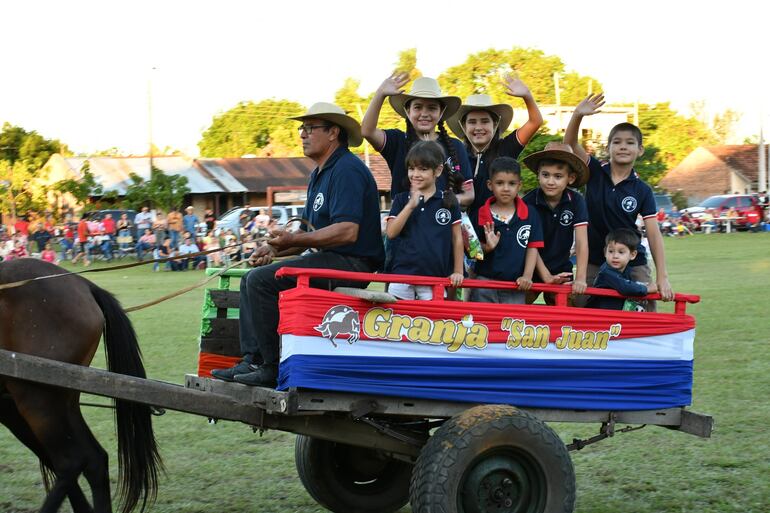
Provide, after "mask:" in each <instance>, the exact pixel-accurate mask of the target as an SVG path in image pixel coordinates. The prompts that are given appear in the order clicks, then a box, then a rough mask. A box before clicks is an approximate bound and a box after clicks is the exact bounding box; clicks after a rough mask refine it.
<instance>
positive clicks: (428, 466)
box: [0, 268, 712, 513]
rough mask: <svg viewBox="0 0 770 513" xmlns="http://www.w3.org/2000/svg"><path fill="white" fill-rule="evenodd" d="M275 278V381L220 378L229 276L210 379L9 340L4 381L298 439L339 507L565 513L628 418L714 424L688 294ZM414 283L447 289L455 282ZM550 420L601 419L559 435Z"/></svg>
mask: <svg viewBox="0 0 770 513" xmlns="http://www.w3.org/2000/svg"><path fill="white" fill-rule="evenodd" d="M280 272H281V273H282V274H284V275H287V276H295V277H296V279H297V287H296V288H295V289H291V290H289V291H286V292H284V293H282V296H281V300H280V305H281V323H280V326H279V332H280V333H281V337H282V357H281V358H282V360H281V369H280V373H281V375H280V377H279V387H278V389H277V390H272V389H266V388H259V387H247V386H244V385H240V384H236V383H226V382H222V381H218V380H214V379H211V378H210V377H209V371H210V370H211V368H214V367H221V366H227V364H228V362H232V361H235V359H237V357H238V356H239V349H238V332H237V307H238V293H237V292H236V291H230V290H229V281H230V279H231V278H232V277H235V276H239V275H240V274H242V271H235V270H234V271H230V272H228V274H227V275H225V276H222V277H221V279H220V286H219V288H217V289H210V290H207V291H206V299H205V304H204V316H203V322H202V337H201V357H200V367H199V372H198V374H197V375H188V376H186V379H185V385H184V386H180V385H175V384H170V383H164V382H159V381H154V380H150V379H141V378H135V377H130V376H124V375H119V374H115V373H111V372H107V371H103V370H98V369H90V368H87V367H83V366H79V365H71V364H65V363H60V362H53V361H50V360H48V359H44V358H39V357H34V356H30V355H24V354H21V353H18V352H9V351H0V376H8V377H12V378H18V379H23V380H30V381H34V382H37V383H45V384H50V385H55V386H57V387H65V388H69V389H72V390H79V391H84V392H88V393H93V394H97V395H103V396H108V397H113V398H117V399H122V400H127V401H132V402H137V403H143V404H148V405H152V406H153V407H155V408H168V409H173V410H178V411H184V412H188V413H193V414H197V415H202V416H205V417H208V418H210V419H220V420H232V421H239V422H243V423H245V424H247V425H249V426H251V427H253V428H254V429H257V430H265V429H276V430H283V431H289V432H293V433H297V434H298V435H299V436H298V437H297V443H296V464H297V470H298V473H299V477H300V479H301V480H302V483H303V484H304V486H305V488H306V489H307V491H308V492H309V493H310V495H311V496H312V497H313V498H314V499H315V500H316V501H317V502H318V503H319V504H321V505H323V506H325V507H326V508H328V509H330V510H332V511H335V512H340V513H342V512H354V511H359V512H367V513H374V512H392V511H396V510H398V509H399V508H401V507H402V506H403V505H404V504H406V503H407V502H408V501H409V502H411V505H412V509H413V511H415V512H420V513H423V512H429V511H443V512H447V513H448V512H457V513H460V512H462V513H471V512H490V511H504V512H571V511H573V509H574V501H575V476H574V470H573V467H572V462H571V459H570V456H569V451H570V450H578V449H581V448H582V447H584V446H585V445H588V444H590V443H594V442H597V441H599V440H602V439H604V438H607V437H611V436H613V435H614V434H616V433H618V432H621V431H628V430H630V429H631V428H620V427H619V426H620V425H657V426H662V427H666V428H669V429H674V430H679V431H682V432H684V433H690V434H694V435H697V436H700V437H709V436H710V434H711V429H712V419H711V417H709V416H706V415H702V414H698V413H694V412H692V411H690V410H688V409H687V408H686V407H685V406H686V405H688V404H689V399H690V389H691V382H692V381H691V380H692V343H693V338H694V319H693V318H692V317H690V316H688V315H687V314H686V312H685V306H686V303H687V302H694V301H697V298H695V297H692V296H682V295H679V296H677V304H676V309H675V313H643V314H639V313H635V312H615V311H612V312H610V311H596V310H593V311H591V310H588V309H576V308H570V307H567V306H566V297H567V291H568V289H567V288H566V287H561V286H548V285H541V286H540V287H541V288H542V290H545V291H550V292H557V293H558V294H559V296H558V300H557V306H556V307H545V306H541V305H533V306H515V305H483V304H475V303H462V302H451V301H444V300H443V299H437V300H433V301H392V299H391V298H389V297H387V295H384V294H383V293H367V292H365V291H364V292H363V293H362V292H361V291H357V290H344V291H329V290H319V289H315V288H310V287H309V283H310V279H311V278H313V279H316V278H323V277H330V278H339V279H343V278H344V279H346V280H363V281H369V280H370V279H374V280H377V281H386V282H387V281H401V280H403V279H404V277H391V276H388V275H361V274H357V273H341V272H339V271H328V270H312V269H311V270H308V269H288V268H287V269H282V270H281V271H280ZM411 281H413V282H419V284H423V285H432V286H434V289H435V290H434V297H436V298H443V297H444V294H443V289H444V285H446V284H445V283H444V281H445V280H438V279H435V278H415V277H412V279H411ZM467 285H468V286H480V285H482V284H481V283H479V282H474V281H472V280H469V281H468V282H467ZM483 286H485V287H489V286H493V287H494V286H499V287H509V286H510V284H504V283H495V282H484V283H483ZM600 293H601V292H600ZM605 293H607V294H612V292H605ZM644 351H647V353H651V354H648V358H644V357H643V356H644V354H643V353H644ZM547 422H578V423H596V424H598V425H600V428H599V432H598V434H597V435H596V436H594V437H592V438H590V439H588V440H574V441H572V442H571V443H569V444H565V443H564V442H562V441H561V440H560V439H559V437H558V436H557V435H556V434H555V433H554V431H553V430H552V429H551V428H549V427H548V425H547V424H546V423H547Z"/></svg>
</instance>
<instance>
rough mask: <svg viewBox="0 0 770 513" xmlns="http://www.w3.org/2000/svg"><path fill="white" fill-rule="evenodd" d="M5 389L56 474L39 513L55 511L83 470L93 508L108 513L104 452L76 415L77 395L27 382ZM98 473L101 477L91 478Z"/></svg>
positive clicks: (80, 417) (77, 414)
mask: <svg viewBox="0 0 770 513" xmlns="http://www.w3.org/2000/svg"><path fill="white" fill-rule="evenodd" d="M8 388H9V390H10V391H11V395H12V396H13V397H14V400H15V401H16V405H17V407H18V409H19V413H20V414H21V415H22V416H23V417H24V419H25V420H26V421H27V422H28V424H29V426H30V428H31V430H32V432H33V433H34V435H35V438H37V440H38V441H39V442H40V445H41V446H42V447H43V450H44V452H45V453H46V454H48V456H49V458H50V462H51V465H52V467H53V470H54V473H55V474H56V480H55V482H54V484H53V486H52V487H51V490H50V491H49V492H48V495H47V496H46V499H45V502H44V503H43V506H42V507H41V509H40V513H54V512H56V511H58V509H59V507H60V506H61V503H62V502H63V501H64V498H65V497H66V496H67V495H69V494H70V493H71V491H72V490H74V487H75V486H78V483H77V480H78V477H79V476H80V474H81V473H86V472H87V476H91V478H90V479H89V484H91V492H92V494H93V511H94V512H95V513H111V511H112V504H111V503H110V491H109V479H108V477H107V473H108V471H107V453H106V452H105V451H104V450H103V449H102V448H101V446H99V445H98V443H96V442H95V440H94V438H93V435H91V432H90V430H89V429H88V426H86V424H85V421H84V420H83V418H82V416H81V414H80V409H79V405H78V394H76V393H72V392H67V391H63V390H60V389H59V390H57V389H53V388H50V387H41V386H33V385H30V384H29V383H26V384H25V385H24V386H23V387H22V386H12V385H11V384H9V387H8ZM98 473H100V474H102V475H103V476H104V477H103V478H101V479H94V476H95V475H96V474H98ZM94 483H96V484H97V485H98V486H97V487H94Z"/></svg>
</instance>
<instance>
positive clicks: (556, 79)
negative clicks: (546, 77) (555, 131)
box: [553, 71, 563, 130]
mask: <svg viewBox="0 0 770 513" xmlns="http://www.w3.org/2000/svg"><path fill="white" fill-rule="evenodd" d="M553 88H554V93H555V94H556V116H557V119H558V120H559V130H562V126H563V125H562V122H561V89H560V88H559V72H558V71H556V72H555V73H554V74H553Z"/></svg>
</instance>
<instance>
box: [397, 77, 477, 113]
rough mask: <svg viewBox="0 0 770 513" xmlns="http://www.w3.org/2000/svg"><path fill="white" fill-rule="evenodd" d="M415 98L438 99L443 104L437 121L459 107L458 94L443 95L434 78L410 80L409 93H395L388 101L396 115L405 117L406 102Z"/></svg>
mask: <svg viewBox="0 0 770 513" xmlns="http://www.w3.org/2000/svg"><path fill="white" fill-rule="evenodd" d="M415 98H425V99H428V100H438V101H439V102H441V104H442V105H443V106H444V112H443V113H442V114H441V119H440V120H439V121H444V120H446V119H447V118H449V117H450V116H451V115H452V114H454V113H455V112H456V111H457V109H458V107H460V103H462V102H461V101H460V97H459V96H445V95H444V94H442V93H441V87H439V85H438V82H436V79H435V78H428V77H420V78H418V79H415V81H414V82H412V90H411V91H409V93H401V94H396V95H394V96H390V97H389V98H388V101H389V102H390V106H391V107H393V110H395V111H396V112H398V115H399V116H401V117H402V118H404V119H407V118H408V116H407V115H406V104H407V103H408V102H409V101H410V100H413V99H415Z"/></svg>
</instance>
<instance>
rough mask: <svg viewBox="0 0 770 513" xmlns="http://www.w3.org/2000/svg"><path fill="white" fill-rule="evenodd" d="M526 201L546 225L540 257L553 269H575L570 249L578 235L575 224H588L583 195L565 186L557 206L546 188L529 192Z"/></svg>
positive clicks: (556, 272)
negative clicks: (546, 191)
mask: <svg viewBox="0 0 770 513" xmlns="http://www.w3.org/2000/svg"><path fill="white" fill-rule="evenodd" d="M524 202H525V203H526V204H527V205H529V206H530V207H532V209H533V210H536V211H537V213H538V215H539V217H540V222H541V223H542V225H543V242H544V243H545V246H544V247H543V248H541V249H540V258H542V259H543V263H544V264H545V266H546V267H547V268H548V270H549V271H550V272H551V274H558V273H561V272H572V262H570V259H569V257H570V250H571V249H572V242H573V240H574V237H575V227H576V226H585V225H587V224H588V210H587V209H586V200H585V199H583V195H582V194H580V193H579V192H576V191H573V190H572V189H565V190H564V193H562V195H561V200H560V201H559V203H558V204H557V205H556V208H551V206H550V205H548V202H547V201H546V198H545V194H543V190H542V189H541V188H540V187H538V188H537V189H534V190H531V191H529V192H528V193H527V194H526V196H524Z"/></svg>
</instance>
